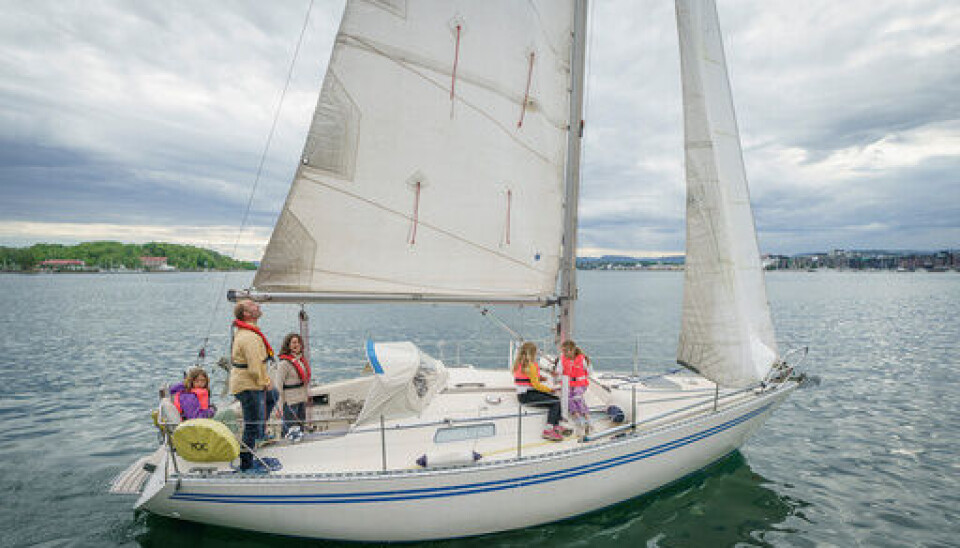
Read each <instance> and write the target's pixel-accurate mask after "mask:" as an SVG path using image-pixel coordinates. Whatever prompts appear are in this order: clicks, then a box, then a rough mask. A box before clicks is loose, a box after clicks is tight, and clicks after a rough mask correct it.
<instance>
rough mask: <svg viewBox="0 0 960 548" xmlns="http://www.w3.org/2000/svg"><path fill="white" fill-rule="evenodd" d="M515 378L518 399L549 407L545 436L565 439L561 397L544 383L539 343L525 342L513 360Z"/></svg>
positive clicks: (525, 402)
mask: <svg viewBox="0 0 960 548" xmlns="http://www.w3.org/2000/svg"><path fill="white" fill-rule="evenodd" d="M513 380H514V383H515V384H516V387H517V399H518V400H519V401H520V403H522V404H524V405H534V406H540V407H546V408H547V427H546V428H545V429H544V431H543V438H544V439H547V440H550V441H563V435H564V433H565V432H563V430H562V429H561V428H560V398H558V397H557V396H555V395H554V394H553V389H552V388H550V387H549V386H547V385H545V384H543V382H542V381H543V380H544V379H543V378H542V377H541V376H540V367H539V366H538V365H537V345H536V344H534V343H532V342H525V343H523V345H522V346H520V350H519V351H518V352H517V357H516V360H514V362H513Z"/></svg>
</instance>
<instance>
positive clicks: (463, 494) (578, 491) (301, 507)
mask: <svg viewBox="0 0 960 548" xmlns="http://www.w3.org/2000/svg"><path fill="white" fill-rule="evenodd" d="M795 387H796V383H794V382H787V383H784V384H783V385H780V386H779V387H777V388H775V389H773V388H772V389H768V391H767V392H765V393H763V394H759V395H754V394H752V393H751V394H749V395H748V397H747V398H745V399H741V400H740V402H739V403H737V404H735V405H731V406H729V407H723V408H721V409H720V410H719V411H717V412H715V413H702V414H698V415H697V416H695V417H693V418H690V419H686V420H682V421H677V422H675V423H673V424H667V425H663V426H660V427H658V428H656V429H654V430H651V431H648V432H638V433H637V434H636V435H631V434H628V435H627V436H625V437H621V438H619V439H606V440H598V441H595V442H588V443H574V444H573V445H572V446H570V445H567V444H566V443H565V444H562V445H558V446H557V447H556V449H557V450H556V451H553V452H546V453H539V454H535V455H532V456H529V457H524V458H521V459H515V458H509V459H506V460H500V461H490V462H487V461H483V462H482V463H478V464H476V465H473V466H461V467H456V468H449V469H438V470H406V471H389V472H356V473H342V474H330V473H327V474H283V473H277V474H269V475H266V476H260V477H244V476H222V477H213V476H211V477H206V478H203V477H198V476H197V475H190V474H188V475H184V476H181V477H180V478H179V481H178V480H177V478H176V476H175V475H172V474H171V475H170V476H168V477H169V479H168V480H167V481H165V480H164V476H165V474H164V470H163V469H158V470H157V472H156V473H155V474H154V475H153V476H152V477H151V478H150V480H149V482H148V484H147V486H146V488H145V490H144V493H143V495H142V497H141V499H140V501H139V502H138V504H137V507H138V508H142V509H144V510H148V511H150V512H153V513H155V514H158V515H163V516H168V517H173V518H177V519H184V520H190V521H197V522H202V523H209V524H214V525H221V526H225V527H233V528H238V529H247V530H253V531H261V532H266V533H275V534H281V535H289V536H298V537H310V538H324V539H341V540H354V541H412V540H427V539H439V538H452V537H463V536H471V535H481V534H486V533H493V532H497V531H505V530H509V529H517V528H523V527H530V526H534V525H538V524H543V523H548V522H552V521H557V520H562V519H565V518H569V517H571V516H575V515H578V514H583V513H586V512H590V511H593V510H597V509H600V508H603V507H606V506H609V505H612V504H616V503H618V502H621V501H624V500H627V499H630V498H633V497H636V496H639V495H642V494H644V493H649V492H651V491H653V490H655V489H657V488H659V487H662V486H663V485H666V484H668V483H670V482H673V481H675V480H677V479H680V478H682V477H684V476H686V475H688V474H690V473H692V472H694V471H696V470H699V469H701V468H703V467H705V466H707V465H709V464H711V463H712V462H715V461H716V460H718V459H720V458H722V457H723V456H725V455H727V454H728V453H730V452H732V451H734V450H736V449H738V448H739V447H740V446H741V445H743V443H744V442H745V441H746V440H747V438H748V437H749V436H750V435H751V434H752V433H753V432H754V431H755V430H756V429H757V428H758V427H759V426H760V425H761V424H763V422H764V421H765V420H766V419H767V417H768V416H769V415H770V414H771V412H772V411H773V410H774V408H776V407H777V405H779V404H780V402H782V401H783V399H784V398H786V396H787V395H788V394H789V393H790V392H791V391H792V390H793V389H794V388H795ZM568 447H569V448H568Z"/></svg>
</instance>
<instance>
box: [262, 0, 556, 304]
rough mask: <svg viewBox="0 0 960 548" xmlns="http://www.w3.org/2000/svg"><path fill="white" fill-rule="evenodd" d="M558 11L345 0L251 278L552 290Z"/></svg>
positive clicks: (283, 287)
mask: <svg viewBox="0 0 960 548" xmlns="http://www.w3.org/2000/svg"><path fill="white" fill-rule="evenodd" d="M572 18H573V3H572V1H570V0H565V1H563V2H557V1H554V0H544V1H542V2H537V1H532V2H516V1H514V0H495V1H483V2H476V1H453V2H451V1H440V0H418V1H416V2H406V1H404V0H393V1H388V0H380V1H351V2H347V6H346V11H345V13H344V15H343V21H342V22H341V26H340V30H339V33H338V34H337V38H336V43H335V46H334V49H333V54H332V58H331V60H330V64H329V67H328V70H327V74H326V77H325V79H324V82H323V89H322V91H321V94H320V99H319V102H318V104H317V108H316V111H315V114H314V118H313V122H312V125H311V127H310V130H309V135H308V138H307V144H306V146H305V149H304V152H303V156H302V164H301V165H300V167H299V169H298V171H297V174H296V177H295V180H294V182H293V185H292V187H291V190H290V194H289V195H288V197H287V201H286V204H285V205H284V208H283V211H282V213H281V215H280V219H279V221H278V223H277V226H276V228H275V229H274V232H273V235H272V237H271V240H270V243H269V245H268V246H267V249H266V252H265V253H264V257H263V260H262V262H261V265H260V269H259V271H258V273H257V276H256V279H255V280H254V287H256V288H257V289H258V290H262V291H273V292H325V293H340V294H348V293H349V294H364V295H377V294H403V295H423V296H430V295H442V296H453V297H457V296H464V297H481V298H483V297H513V298H521V299H524V298H542V297H545V296H549V295H552V294H553V293H554V292H555V289H556V280H557V271H558V268H559V260H560V254H561V233H562V208H563V199H564V198H563V172H564V164H565V160H566V149H567V140H566V136H567V128H568V123H567V120H568V112H569V102H570V95H569V87H570V48H571V46H572V40H571V29H572Z"/></svg>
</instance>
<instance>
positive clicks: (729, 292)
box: [677, 0, 778, 387]
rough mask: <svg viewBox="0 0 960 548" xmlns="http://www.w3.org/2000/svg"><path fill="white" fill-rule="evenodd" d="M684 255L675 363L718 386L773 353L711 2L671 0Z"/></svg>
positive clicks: (749, 372)
mask: <svg viewBox="0 0 960 548" xmlns="http://www.w3.org/2000/svg"><path fill="white" fill-rule="evenodd" d="M677 26H678V29H679V32H680V59H681V74H682V79H683V112H684V134H685V149H686V176H687V254H686V272H685V275H684V293H683V325H682V329H681V333H680V345H679V348H678V349H677V360H678V361H679V362H680V363H681V364H684V365H686V366H688V367H691V368H693V369H695V370H697V371H698V372H699V373H700V374H702V375H703V376H705V377H707V378H709V379H711V380H713V381H716V382H717V383H719V384H721V385H724V386H731V387H744V386H749V385H751V384H754V383H756V382H758V381H760V380H762V379H763V377H764V376H765V375H766V373H767V371H768V370H769V368H770V365H771V364H773V362H774V361H775V360H776V359H777V356H778V353H777V345H776V340H775V338H774V331H773V322H772V320H771V317H770V307H769V304H768V303H767V293H766V287H765V285H764V279H763V269H762V265H761V262H760V253H759V247H758V245H757V236H756V230H755V227H754V221H753V212H752V211H751V209H750V195H749V191H748V189H747V179H746V173H745V170H744V167H743V153H742V151H741V148H740V134H739V130H738V129H737V122H736V118H735V116H734V110H733V98H732V95H731V92H730V82H729V79H728V76H727V68H726V61H725V59H724V53H723V43H722V41H721V38H720V27H719V23H718V17H717V10H716V6H715V4H714V2H713V0H678V1H677Z"/></svg>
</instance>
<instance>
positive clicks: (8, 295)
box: [0, 272, 960, 547]
mask: <svg viewBox="0 0 960 548" xmlns="http://www.w3.org/2000/svg"><path fill="white" fill-rule="evenodd" d="M249 280H250V276H249V275H248V274H230V275H229V276H228V279H227V280H226V282H225V281H224V276H223V275H220V274H166V275H161V274H155V275H143V274H122V275H33V276H27V275H24V276H21V275H0V310H3V311H4V314H3V315H2V317H0V326H2V327H0V333H2V338H0V364H2V365H0V386H2V389H0V390H2V392H0V394H2V396H0V425H2V427H0V492H2V493H3V496H2V498H0V545H2V546H4V547H6V546H37V545H42V546H57V547H60V546H137V545H140V546H174V545H185V546H191V545H192V546H201V545H202V546H204V547H218V546H227V545H230V546H304V545H308V546H309V545H315V546H338V545H340V544H338V543H330V542H320V541H317V542H309V541H303V540H296V539H287V538H282V537H275V536H269V535H262V534H254V533H246V532H239V531H234V530H230V529H223V528H218V527H210V526H203V525H197V524H190V523H184V522H178V521H173V520H168V519H164V518H157V517H153V516H147V515H135V514H134V513H133V512H132V510H131V505H132V503H133V499H132V498H130V497H118V496H112V495H108V494H107V493H106V488H107V486H108V484H109V481H110V479H111V478H112V477H113V476H114V475H115V474H116V473H117V472H119V471H120V470H122V469H123V468H125V467H126V466H127V465H128V464H129V463H130V462H132V461H133V460H134V459H136V458H137V457H139V456H141V455H142V454H144V453H146V452H148V451H151V450H152V449H153V448H154V447H155V444H156V436H155V434H154V428H153V426H152V425H151V424H150V419H149V412H150V409H151V407H152V405H154V403H155V393H156V388H157V387H158V386H159V385H161V384H163V383H169V382H171V381H173V380H175V379H176V378H177V377H178V376H179V375H180V373H181V372H182V371H183V370H184V369H185V368H186V367H188V366H189V365H190V364H191V362H192V360H193V357H194V356H195V355H196V352H197V350H198V349H199V347H200V346H201V344H202V343H203V340H204V338H205V337H207V336H208V332H209V345H208V346H209V352H210V354H211V355H214V356H219V355H221V354H222V352H223V349H224V346H225V343H226V340H227V328H226V325H227V323H228V316H229V315H228V310H227V305H226V303H225V302H223V300H222V299H221V295H222V294H223V291H222V287H223V285H224V283H226V286H227V287H243V286H245V285H246V284H247V283H248V282H249ZM580 283H581V302H580V305H579V308H578V316H577V325H578V330H577V333H578V341H579V342H581V343H582V345H583V346H585V347H586V349H587V350H588V353H590V354H591V355H592V356H593V357H594V359H595V361H596V363H597V365H598V366H599V367H601V368H604V369H621V370H629V369H630V368H631V367H632V366H633V365H632V364H633V355H634V351H635V350H634V349H635V348H636V347H637V346H638V345H639V348H640V365H639V367H640V369H641V372H642V373H648V372H649V373H655V372H661V371H665V370H669V369H672V368H673V367H674V366H673V365H672V364H673V356H674V350H675V347H676V340H677V331H678V328H679V323H680V319H679V305H680V299H681V289H682V275H681V274H679V273H671V272H664V273H655V272H643V273H639V272H582V273H581V274H580ZM767 283H768V289H769V292H770V300H771V305H772V307H773V312H774V318H775V322H776V325H777V330H778V338H779V340H780V343H781V345H782V347H783V349H787V348H790V347H793V346H803V345H809V346H810V355H809V358H808V360H807V362H806V363H805V366H806V370H807V372H808V373H809V374H811V375H813V376H815V377H817V378H819V380H820V381H821V382H820V383H819V384H814V385H812V386H809V387H807V388H806V389H804V390H800V391H797V392H796V393H795V394H794V396H793V397H792V398H791V399H790V400H788V401H787V402H786V403H785V404H784V405H783V406H782V407H781V408H780V409H779V410H778V411H777V413H776V414H775V415H774V416H773V418H772V419H771V420H770V421H769V422H768V423H767V425H766V426H765V427H764V428H762V429H761V430H760V431H759V433H758V434H757V435H756V436H755V437H754V438H753V439H752V440H751V441H750V442H749V443H748V444H747V445H746V446H745V447H744V448H743V449H742V450H741V451H740V452H738V453H735V454H734V455H732V456H731V457H729V458H727V459H725V460H723V461H721V462H719V463H717V464H715V465H713V466H711V467H710V468H708V469H706V470H703V471H701V472H699V473H697V474H695V475H693V476H691V477H688V478H685V479H683V480H681V481H679V482H677V483H675V484H673V485H671V486H669V487H667V488H665V489H663V490H661V491H659V492H657V493H654V494H652V495H648V496H645V497H641V498H638V499H634V500H632V501H629V502H626V503H623V504H620V505H617V506H614V507H612V508H608V509H606V510H603V511H600V512H595V513H593V514H590V515H587V516H583V517H579V518H575V519H572V520H568V521H566V522H562V523H559V524H552V525H546V526H542V527H534V528H530V529H525V530H522V531H515V532H509V533H503V534H497V535H491V536H486V537H480V538H474V539H463V540H457V541H450V542H442V543H430V544H429V545H430V546H438V545H439V546H451V547H452V546H477V547H480V546H490V545H494V546H524V547H527V546H638V545H646V546H733V545H741V546H958V545H960V519H958V518H960V516H958V509H960V479H958V478H960V458H958V455H960V441H958V440H960V421H958V419H960V413H958V411H960V403H958V401H960V398H958V396H960V393H958V392H960V386H958V383H957V380H956V375H955V370H956V369H957V367H958V348H960V344H958V341H960V321H958V319H957V311H958V309H960V274H956V273H944V274H933V273H911V274H896V273H868V272H863V273H836V272H823V273H796V272H775V273H771V274H770V275H768V276H767ZM215 307H216V308H215ZM296 310H297V308H296V307H291V306H282V305H278V306H272V307H268V308H267V309H266V312H265V313H266V316H265V318H264V320H263V321H262V322H261V323H262V325H263V327H264V328H265V331H266V332H267V333H268V334H270V336H271V338H272V339H275V340H279V338H280V337H281V336H282V334H283V333H285V332H287V331H292V330H294V329H295V328H296V319H295V312H296ZM309 311H310V313H311V318H312V329H311V335H312V337H313V344H312V351H313V356H314V361H315V362H316V365H317V366H319V368H320V369H321V375H322V376H323V377H325V378H328V379H333V378H340V377H344V376H348V375H351V374H354V373H355V372H356V371H358V370H359V368H360V367H361V366H362V364H363V354H362V352H361V345H362V342H363V341H364V339H366V338H367V337H372V338H374V339H376V340H382V341H386V340H414V341H416V342H418V343H419V344H421V345H422V346H423V347H424V349H425V350H427V351H428V352H430V353H432V354H434V355H441V356H442V357H443V358H444V359H445V360H447V361H449V362H456V361H458V359H463V360H464V361H470V362H473V363H477V364H479V365H482V366H486V367H499V366H502V365H503V360H504V356H505V354H506V348H507V344H508V343H507V338H506V337H505V335H504V333H503V332H502V331H501V330H500V329H499V328H498V327H497V326H496V325H494V324H493V323H491V322H490V321H489V320H488V319H485V318H483V317H481V316H480V314H478V313H477V312H476V311H475V310H473V309H470V308H466V309H464V308H459V307H449V306H447V307H439V306H421V307H391V306H376V307H361V306H328V307H311V308H310V309H309ZM497 313H498V314H499V315H500V316H501V317H502V318H503V319H504V320H505V321H507V322H508V323H510V324H511V325H513V326H515V327H518V328H520V329H521V331H522V332H523V334H524V335H525V336H527V337H531V338H536V337H546V336H547V333H548V330H549V322H548V321H547V319H546V315H545V314H543V313H542V312H540V311H535V310H525V311H522V312H520V311H517V310H515V309H499V310H498V311H497ZM456 341H460V342H459V344H458V343H457V342H456ZM221 378H222V376H220V373H216V374H214V382H215V383H216V382H217V381H219V380H220V379H221ZM438 519H442V516H441V517H438ZM351 546H353V545H351Z"/></svg>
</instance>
